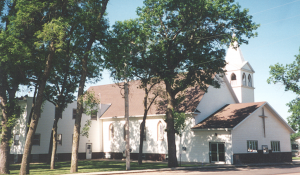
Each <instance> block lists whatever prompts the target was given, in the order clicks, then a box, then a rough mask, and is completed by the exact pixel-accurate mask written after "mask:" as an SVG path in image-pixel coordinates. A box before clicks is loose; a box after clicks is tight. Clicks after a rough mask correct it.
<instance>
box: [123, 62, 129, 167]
mask: <svg viewBox="0 0 300 175" xmlns="http://www.w3.org/2000/svg"><path fill="white" fill-rule="evenodd" d="M126 69H127V67H126V66H125V73H124V74H125V83H124V90H125V93H124V94H125V135H126V137H125V138H126V140H125V141H126V146H125V148H126V151H125V154H126V170H130V143H129V141H130V140H129V136H130V135H129V103H128V82H127V77H126Z"/></svg>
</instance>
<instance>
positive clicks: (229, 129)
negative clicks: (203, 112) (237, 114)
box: [191, 128, 233, 131]
mask: <svg viewBox="0 0 300 175" xmlns="http://www.w3.org/2000/svg"><path fill="white" fill-rule="evenodd" d="M232 129H233V128H205V129H197V128H191V130H195V131H231V130H232Z"/></svg>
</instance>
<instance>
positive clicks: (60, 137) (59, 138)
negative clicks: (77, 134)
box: [56, 134, 62, 145]
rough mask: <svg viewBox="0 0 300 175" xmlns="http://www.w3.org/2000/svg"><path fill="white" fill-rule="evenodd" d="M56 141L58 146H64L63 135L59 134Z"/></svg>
mask: <svg viewBox="0 0 300 175" xmlns="http://www.w3.org/2000/svg"><path fill="white" fill-rule="evenodd" d="M56 141H57V145H62V134H57V138H56Z"/></svg>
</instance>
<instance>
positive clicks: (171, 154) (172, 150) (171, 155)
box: [165, 81, 178, 168]
mask: <svg viewBox="0 0 300 175" xmlns="http://www.w3.org/2000/svg"><path fill="white" fill-rule="evenodd" d="M165 84H166V92H167V99H168V106H167V112H166V121H167V137H168V167H170V168H171V167H177V166H178V162H177V157H176V143H175V129H174V117H173V109H174V101H175V95H174V94H173V93H172V87H171V84H170V83H169V82H168V81H165Z"/></svg>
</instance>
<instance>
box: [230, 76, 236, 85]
mask: <svg viewBox="0 0 300 175" xmlns="http://www.w3.org/2000/svg"><path fill="white" fill-rule="evenodd" d="M230 84H231V85H232V86H233V85H236V75H235V73H232V74H231V76H230Z"/></svg>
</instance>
